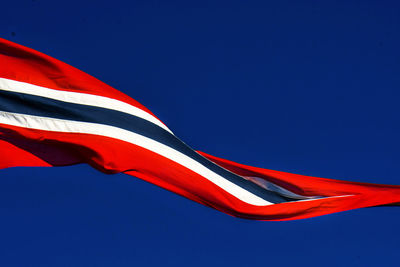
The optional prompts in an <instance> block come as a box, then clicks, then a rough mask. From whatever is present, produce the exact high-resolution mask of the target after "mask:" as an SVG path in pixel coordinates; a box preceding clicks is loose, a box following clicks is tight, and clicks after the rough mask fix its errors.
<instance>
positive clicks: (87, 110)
mask: <svg viewBox="0 0 400 267" xmlns="http://www.w3.org/2000/svg"><path fill="white" fill-rule="evenodd" d="M78 163H87V164H89V165H91V166H92V167H94V168H96V169H98V170H100V171H102V172H104V173H126V174H129V175H132V176H135V177H138V178H140V179H143V180H145V181H148V182H150V183H153V184H155V185H158V186H160V187H163V188H165V189H167V190H169V191H172V192H175V193H177V194H179V195H182V196H185V197H187V198H189V199H191V200H194V201H196V202H199V203H201V204H204V205H206V206H210V207H213V208H215V209H217V210H220V211H223V212H225V213H227V214H230V215H233V216H237V217H242V218H248V219H258V220H293V219H301V218H308V217H313V216H319V215H323V214H329V213H333V212H339V211H344V210H349V209H355V208H362V207H370V206H378V205H388V204H391V205H397V204H398V203H399V202H400V186H395V185H393V186H391V185H378V184H367V183H355V182H347V181H339V180H332V179H324V178H317V177H309V176H303V175H297V174H291V173H285V172H279V171H273V170H267V169H262V168H256V167H250V166H246V165H242V164H238V163H235V162H232V161H229V160H225V159H221V158H217V157H214V156H211V155H208V154H206V153H203V152H198V151H194V150H193V149H191V148H190V147H188V146H187V145H186V144H185V143H183V142H182V141H181V140H179V139H178V138H177V137H176V136H175V135H174V134H173V132H172V131H171V130H170V129H168V127H167V126H166V125H164V124H163V123H162V122H161V121H160V120H159V119H158V118H157V117H156V116H155V115H154V114H153V113H151V112H150V111H149V110H148V109H147V108H145V107H144V106H142V105H141V104H140V103H138V102H137V101H135V100H134V99H132V98H130V97H129V96H127V95H125V94H123V93H121V92H120V91H118V90H116V89H114V88H112V87H110V86H108V85H106V84H104V83H103V82H101V81H99V80H97V79H95V78H93V77H92V76H90V75H88V74H86V73H84V72H82V71H80V70H78V69H76V68H74V67H71V66H69V65H67V64H65V63H63V62H61V61H59V60H56V59H54V58H51V57H49V56H47V55H45V54H42V53H40V52H37V51H35V50H33V49H30V48H27V47H24V46H21V45H18V44H15V43H12V42H10V41H7V40H4V39H0V168H8V167H15V166H66V165H72V164H78Z"/></svg>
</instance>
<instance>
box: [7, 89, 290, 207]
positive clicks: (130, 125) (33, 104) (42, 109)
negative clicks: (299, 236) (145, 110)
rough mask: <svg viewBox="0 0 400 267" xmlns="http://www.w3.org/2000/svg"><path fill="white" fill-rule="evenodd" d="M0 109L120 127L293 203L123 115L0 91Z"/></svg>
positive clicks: (264, 194)
mask: <svg viewBox="0 0 400 267" xmlns="http://www.w3.org/2000/svg"><path fill="white" fill-rule="evenodd" d="M0 109H1V110H3V111H7V112H13V113H20V114H28V115H34V116H42V117H50V118H57V119H63V120H73V121H81V122H91V123H99V124H105V125H110V126H115V127H118V128H122V129H125V130H128V131H131V132H134V133H137V134H140V135H143V136H146V137H148V138H150V139H153V140H156V141H158V142H160V143H162V144H165V145H167V146H169V147H171V148H173V149H175V150H177V151H179V152H181V153H183V154H185V155H187V156H188V157H191V158H192V159H194V160H196V161H198V162H199V163H201V164H202V165H204V166H205V167H207V168H209V169H210V170H212V171H214V172H215V173H218V174H219V175H221V176H222V177H224V178H225V179H227V180H229V181H231V182H232V183H235V184H236V185H238V186H240V187H242V188H244V189H246V190H247V191H250V192H252V193H253V194H255V195H257V196H259V197H261V198H263V199H265V200H267V201H268V202H271V203H281V202H287V201H294V200H293V199H290V198H287V197H283V196H281V195H279V194H277V193H275V192H272V191H268V190H265V189H263V188H262V187H260V186H258V185H256V184H254V183H253V182H250V181H247V180H245V179H243V178H242V177H240V176H238V175H236V174H233V173H231V172H229V171H227V170H225V169H224V168H222V167H220V166H218V165H216V164H214V163H212V162H211V161H209V160H207V159H206V158H204V157H203V156H201V155H199V154H198V153H197V152H195V151H194V150H192V149H191V148H190V147H189V146H187V145H186V144H185V143H183V142H182V141H181V140H179V139H178V138H177V137H175V136H174V135H172V134H170V133H169V132H168V131H166V130H164V129H163V128H161V127H159V126H157V125H155V124H153V123H151V122H149V121H147V120H144V119H142V118H139V117H136V116H133V115H130V114H126V113H123V112H119V111H115V110H110V109H105V108H99V107H93V106H87V105H80V104H72V103H67V102H62V101H58V100H53V99H50V98H45V97H40V96H34V95H28V94H22V93H15V92H9V91H2V90H0Z"/></svg>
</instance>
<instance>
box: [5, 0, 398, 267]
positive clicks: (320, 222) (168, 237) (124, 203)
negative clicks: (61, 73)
mask: <svg viewBox="0 0 400 267" xmlns="http://www.w3.org/2000/svg"><path fill="white" fill-rule="evenodd" d="M321 2H323V3H321ZM1 10H2V12H1V16H0V36H1V37H4V38H6V39H9V40H11V41H14V42H17V43H20V44H23V45H26V46H29V47H32V48H34V49H36V50H39V51H41V52H44V53H47V54H49V55H51V56H53V57H55V58H58V59H60V60H63V61H65V62H67V63H69V64H71V65H73V66H75V67H77V68H80V69H82V70H83V71H85V72H87V73H89V74H91V75H93V76H95V77H97V78H99V79H100V80H102V81H104V82H106V83H108V84H110V85H111V86H113V87H115V88H117V89H119V90H121V91H123V92H125V93H127V94H128V95H130V96H132V97H133V98H135V99H136V100H138V101H139V102H141V103H142V104H144V105H145V106H147V107H148V108H150V110H152V111H153V112H154V113H155V114H156V115H157V116H158V117H159V118H160V119H161V120H163V121H164V122H165V123H166V124H167V125H168V126H169V127H170V128H171V129H172V130H173V131H174V132H175V133H176V134H177V135H178V136H179V137H180V138H181V139H182V140H184V141H185V142H186V143H188V144H189V145H191V146H192V147H193V148H195V149H199V150H202V151H205V152H208V153H211V154H214V155H216V156H220V157H225V158H229V159H232V160H235V161H238V162H241V163H245V164H248V165H255V166H259V167H264V168H269V169H275V170H281V171H288V172H293V173H300V174H305V175H312V176H320V177H327V178H338V179H343V180H353V181H363V182H375V183H383V184H400V176H399V169H400V165H399V163H400V155H399V148H400V141H399V136H400V124H399V114H400V106H399V99H400V91H399V89H400V75H399V71H400V49H399V47H400V16H399V11H400V6H399V4H398V3H396V2H395V1H393V2H391V1H204V0H203V1H126V2H121V1H63V2H61V1H45V0H33V1H6V2H5V3H2V4H1ZM399 224H400V208H394V207H381V208H367V209H361V210H355V211H348V212H343V213H339V214H333V215H327V216H323V217H318V218H313V219H307V220H300V221H293V222H257V221H248V220H242V219H237V218H233V217H230V216H227V215H225V214H222V213H220V212H217V211H215V210H212V209H210V208H207V207H203V206H201V205H199V204H197V203H194V202H191V201H189V200H186V199H184V198H182V197H179V196H176V195H174V194H172V193H170V192H167V191H165V190H163V189H160V188H158V187H155V186H153V185H150V184H147V183H145V182H143V181H141V180H139V179H135V178H133V177H129V176H125V175H105V174H102V173H100V172H97V171H95V170H93V169H91V168H89V167H88V166H83V165H82V166H74V167H65V168H14V169H6V170H1V171H0V265H1V266H217V265H218V266H274V265H279V266H295V265H298V266H398V265H399V259H398V258H399V256H398V253H399V249H400V243H399V237H400V227H399Z"/></svg>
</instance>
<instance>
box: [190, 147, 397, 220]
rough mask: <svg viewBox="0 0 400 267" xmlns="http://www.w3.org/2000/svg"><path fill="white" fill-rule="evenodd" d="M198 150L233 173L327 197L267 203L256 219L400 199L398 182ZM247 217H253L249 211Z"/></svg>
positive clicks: (309, 214) (306, 214)
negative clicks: (329, 175)
mask: <svg viewBox="0 0 400 267" xmlns="http://www.w3.org/2000/svg"><path fill="white" fill-rule="evenodd" d="M198 153H200V154H202V155H203V156H204V157H206V158H207V159H209V160H211V161H212V162H214V163H216V164H218V165H220V166H221V167H224V168H225V169H227V170H229V171H231V172H233V173H235V174H238V175H241V176H254V177H259V178H263V179H265V180H267V181H270V182H273V183H275V184H277V185H280V186H282V187H284V188H286V189H290V190H291V191H293V192H294V193H297V194H301V195H305V196H324V197H327V198H321V199H318V200H311V201H310V200H306V201H296V202H288V203H283V204H276V205H272V206H268V207H266V208H265V209H262V210H261V209H260V210H258V211H257V212H258V214H259V216H258V217H257V216H256V217H257V218H258V219H265V220H293V219H303V218H310V217H315V216H319V215H324V214H329V213H333V212H339V211H345V210H350V209H356V208H362V207H371V206H379V205H389V204H390V205H399V203H400V186H398V185H381V184H370V183H358V182H349V181H341V180H334V179H326V178H319V177H312V176H305V175H299V174H292V173H287V172H280V171H274V170H268V169H263V168H257V167H252V166H247V165H244V164H240V163H236V162H233V161H230V160H226V159H222V158H218V157H215V156H212V155H209V154H206V153H204V152H200V151H198ZM239 216H240V215H239ZM242 217H246V216H242ZM250 217H251V218H254V217H252V216H251V215H250Z"/></svg>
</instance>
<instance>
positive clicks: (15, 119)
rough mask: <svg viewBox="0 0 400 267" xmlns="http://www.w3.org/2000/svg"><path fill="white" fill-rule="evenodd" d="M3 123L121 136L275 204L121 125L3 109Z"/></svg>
mask: <svg viewBox="0 0 400 267" xmlns="http://www.w3.org/2000/svg"><path fill="white" fill-rule="evenodd" d="M0 123H2V124H8V125H13V126H17V127H25V128H30V129H37V130H45V131H52V132H65V133H85V134H93V135H100V136H106V137H111V138H115V139H119V140H122V141H125V142H128V143H131V144H134V145H137V146H140V147H143V148H145V149H148V150H150V151H152V152H154V153H157V154H159V155H161V156H164V157H166V158H168V159H170V160H172V161H174V162H176V163H178V164H180V165H182V166H184V167H186V168H188V169H189V170H192V171H193V172H195V173H197V174H199V175H201V176H202V177H204V178H205V179H207V180H209V181H210V182H212V183H214V184H215V185H217V186H219V187H220V188H222V189H223V190H225V191H226V192H228V193H230V194H231V195H233V196H235V197H237V198H238V199H240V200H241V201H243V202H246V203H248V204H251V205H255V206H266V205H271V204H273V203H270V202H268V201H266V200H264V199H262V198H260V197H258V196H256V195H254V194H253V193H251V192H249V191H247V190H245V189H243V188H242V187H240V186H238V185H236V184H234V183H232V182H230V181H228V180H226V179H225V178H223V177H222V176H220V175H218V174H217V173H215V172H213V171H211V170H210V169H208V168H206V167H205V166H203V165H202V164H200V163H199V162H197V161H195V160H193V159H192V158H190V157H188V156H186V155H185V154H182V153H181V152H179V151H176V150H175V149H173V148H171V147H168V146H166V145H164V144H161V143H159V142H157V141H154V140H153V139H150V138H147V137H145V136H142V135H139V134H136V133H134V132H130V131H127V130H124V129H121V128H117V127H113V126H108V125H103V124H97V123H89V122H78V121H70V120H60V119H54V118H47V117H39V116H31V115H25V114H16V113H10V112H3V111H0Z"/></svg>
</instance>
